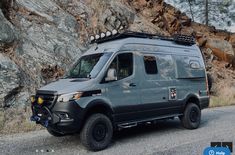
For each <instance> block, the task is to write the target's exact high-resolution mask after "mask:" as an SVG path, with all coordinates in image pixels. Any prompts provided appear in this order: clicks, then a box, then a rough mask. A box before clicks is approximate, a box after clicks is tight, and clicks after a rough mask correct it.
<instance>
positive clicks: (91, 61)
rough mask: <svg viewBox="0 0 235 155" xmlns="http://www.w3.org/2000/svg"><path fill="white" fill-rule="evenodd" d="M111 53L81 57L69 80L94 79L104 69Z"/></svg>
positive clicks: (71, 71)
mask: <svg viewBox="0 0 235 155" xmlns="http://www.w3.org/2000/svg"><path fill="white" fill-rule="evenodd" d="M111 55H112V53H111V52H109V53H97V54H91V55H85V56H83V57H81V58H80V59H79V60H78V62H77V63H76V64H75V65H74V67H73V68H72V69H71V70H70V72H69V76H68V77H67V78H94V77H96V76H97V74H98V73H99V72H100V71H101V69H102V68H103V67H104V65H105V64H106V62H107V61H108V59H109V58H110V56H111Z"/></svg>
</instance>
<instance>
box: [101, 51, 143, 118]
mask: <svg viewBox="0 0 235 155" xmlns="http://www.w3.org/2000/svg"><path fill="white" fill-rule="evenodd" d="M136 61H137V60H136V55H135V54H134V53H131V52H129V53H120V54H118V55H117V56H116V57H115V58H114V59H113V61H112V63H111V64H110V66H109V68H108V69H110V68H112V69H115V70H116V72H117V80H116V81H111V82H107V83H104V85H105V86H104V87H105V88H106V95H107V97H108V98H109V100H110V101H111V103H112V106H113V109H114V112H115V116H114V118H115V121H116V122H125V121H130V120H135V119H136V117H137V116H138V115H137V112H138V111H139V109H138V106H139V105H140V89H139V88H140V84H139V80H138V79H137V78H136V77H138V74H139V72H138V70H137V68H138V67H137V66H138V63H137V62H136Z"/></svg>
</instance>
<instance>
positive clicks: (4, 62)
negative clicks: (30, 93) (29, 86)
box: [0, 53, 20, 107]
mask: <svg viewBox="0 0 235 155" xmlns="http://www.w3.org/2000/svg"><path fill="white" fill-rule="evenodd" d="M19 89H20V72H19V69H18V67H17V66H16V64H15V63H14V62H12V61H11V60H10V59H9V58H8V57H6V56H4V55H3V54H1V53H0V103H1V104H0V106H1V107H6V106H10V105H9V104H10V103H11V102H12V101H13V102H14V99H13V98H12V97H13V96H14V95H15V94H17V93H18V92H19ZM5 103H7V104H5Z"/></svg>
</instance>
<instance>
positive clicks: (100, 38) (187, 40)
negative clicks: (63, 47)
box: [90, 30, 196, 46]
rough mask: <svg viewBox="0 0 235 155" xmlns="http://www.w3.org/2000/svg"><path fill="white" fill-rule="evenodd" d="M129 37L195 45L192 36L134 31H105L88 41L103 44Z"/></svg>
mask: <svg viewBox="0 0 235 155" xmlns="http://www.w3.org/2000/svg"><path fill="white" fill-rule="evenodd" d="M129 37H135V38H149V39H161V40H169V41H174V42H175V43H177V44H181V45H189V46H191V45H194V44H195V43H196V42H195V39H194V37H193V36H188V35H182V34H175V35H173V36H172V37H168V36H163V35H159V34H149V33H143V32H134V31H125V32H123V33H119V32H118V31H117V30H113V31H112V32H110V31H107V32H106V33H101V34H100V35H95V36H91V38H90V39H91V43H103V42H106V41H113V40H117V39H124V38H129Z"/></svg>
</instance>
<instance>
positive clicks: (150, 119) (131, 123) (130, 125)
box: [117, 114, 182, 129]
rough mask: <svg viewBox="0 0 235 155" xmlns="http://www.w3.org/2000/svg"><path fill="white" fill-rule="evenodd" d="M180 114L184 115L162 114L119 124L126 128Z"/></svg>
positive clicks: (120, 126) (176, 115)
mask: <svg viewBox="0 0 235 155" xmlns="http://www.w3.org/2000/svg"><path fill="white" fill-rule="evenodd" d="M180 115H182V114H174V115H167V116H160V117H155V118H149V119H144V120H138V121H131V122H127V123H120V124H118V125H117V126H118V127H119V128H121V129H126V128H131V127H135V126H137V125H138V124H139V123H144V122H152V121H155V120H161V119H170V118H174V117H178V116H180Z"/></svg>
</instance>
